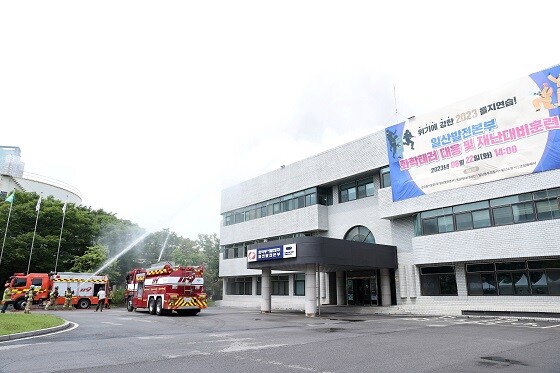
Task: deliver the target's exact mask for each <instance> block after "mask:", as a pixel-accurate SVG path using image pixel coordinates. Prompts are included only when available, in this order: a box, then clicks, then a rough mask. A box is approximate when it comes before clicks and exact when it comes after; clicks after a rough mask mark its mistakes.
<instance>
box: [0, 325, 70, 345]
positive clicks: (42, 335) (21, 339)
mask: <svg viewBox="0 0 560 373" xmlns="http://www.w3.org/2000/svg"><path fill="white" fill-rule="evenodd" d="M70 324H71V325H72V326H71V327H70V328H66V329H64V330H59V331H58V332H52V333H46V334H40V335H33V336H31V337H25V338H18V339H17V340H18V341H24V340H26V339H32V338H40V337H46V336H48V335H55V334H60V333H66V332H69V331H71V330H74V329H76V328H77V327H78V326H80V325H79V324H78V323H75V322H71V323H70ZM13 341H14V340H13V339H12V340H8V341H2V342H0V344H3V343H6V342H13Z"/></svg>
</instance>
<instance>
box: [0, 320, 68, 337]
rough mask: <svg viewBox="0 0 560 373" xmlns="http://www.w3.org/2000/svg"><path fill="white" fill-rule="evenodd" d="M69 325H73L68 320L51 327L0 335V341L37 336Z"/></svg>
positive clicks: (66, 327)
mask: <svg viewBox="0 0 560 373" xmlns="http://www.w3.org/2000/svg"><path fill="white" fill-rule="evenodd" d="M71 325H73V323H71V322H70V321H65V322H64V324H62V325H58V326H53V327H52V328H46V329H39V330H32V331H29V332H22V333H16V334H6V335H0V342H4V341H12V340H16V339H22V338H27V337H34V336H37V335H43V334H49V333H52V332H58V331H61V330H64V329H68V328H69V327H70V326H71Z"/></svg>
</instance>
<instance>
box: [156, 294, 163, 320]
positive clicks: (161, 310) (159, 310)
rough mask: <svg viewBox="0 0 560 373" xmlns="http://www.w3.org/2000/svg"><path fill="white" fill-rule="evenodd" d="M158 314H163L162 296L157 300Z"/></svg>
mask: <svg viewBox="0 0 560 373" xmlns="http://www.w3.org/2000/svg"><path fill="white" fill-rule="evenodd" d="M156 315H158V316H161V315H163V305H162V304H161V298H158V299H157V302H156Z"/></svg>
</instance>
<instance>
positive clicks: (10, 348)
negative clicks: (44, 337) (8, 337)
mask: <svg viewBox="0 0 560 373" xmlns="http://www.w3.org/2000/svg"><path fill="white" fill-rule="evenodd" d="M12 342H13V341H12ZM49 343H52V342H42V343H23V344H17V345H9V346H0V351H4V350H13V349H14V348H20V347H27V346H38V345H47V344H49Z"/></svg>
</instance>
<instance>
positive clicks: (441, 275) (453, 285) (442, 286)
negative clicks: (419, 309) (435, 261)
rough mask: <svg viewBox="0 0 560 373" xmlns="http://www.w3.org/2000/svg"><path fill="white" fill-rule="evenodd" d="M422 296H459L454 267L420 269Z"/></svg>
mask: <svg viewBox="0 0 560 373" xmlns="http://www.w3.org/2000/svg"><path fill="white" fill-rule="evenodd" d="M420 287H421V289H422V295H457V282H456V280H455V267H454V266H439V267H422V268H420Z"/></svg>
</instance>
